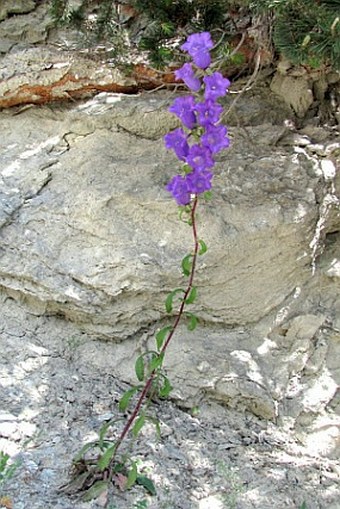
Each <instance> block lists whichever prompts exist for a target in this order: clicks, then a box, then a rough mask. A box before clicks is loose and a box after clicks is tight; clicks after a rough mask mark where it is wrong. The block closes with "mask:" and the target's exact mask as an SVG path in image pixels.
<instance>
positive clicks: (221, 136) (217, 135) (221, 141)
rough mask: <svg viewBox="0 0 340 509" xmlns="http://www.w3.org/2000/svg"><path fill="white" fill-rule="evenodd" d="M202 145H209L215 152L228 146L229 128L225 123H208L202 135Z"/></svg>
mask: <svg viewBox="0 0 340 509" xmlns="http://www.w3.org/2000/svg"><path fill="white" fill-rule="evenodd" d="M201 142H202V145H204V146H205V147H208V148H209V149H210V150H211V152H212V153H213V154H215V153H216V152H219V151H220V150H222V149H224V148H228V147H229V145H230V140H229V138H228V136H227V128H226V127H225V126H223V125H217V126H214V125H208V126H207V128H206V131H205V133H204V134H203V135H202V137H201Z"/></svg>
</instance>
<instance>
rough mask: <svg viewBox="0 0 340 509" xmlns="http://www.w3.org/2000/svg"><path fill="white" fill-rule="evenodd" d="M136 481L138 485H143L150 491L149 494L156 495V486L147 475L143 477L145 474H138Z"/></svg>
mask: <svg viewBox="0 0 340 509" xmlns="http://www.w3.org/2000/svg"><path fill="white" fill-rule="evenodd" d="M136 483H137V484H139V485H140V486H143V487H144V488H145V489H146V491H148V492H149V493H150V495H153V496H155V495H156V493H157V492H156V488H155V485H154V483H153V482H152V481H151V479H149V478H148V477H145V475H138V476H137V479H136Z"/></svg>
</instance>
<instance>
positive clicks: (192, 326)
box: [186, 313, 198, 331]
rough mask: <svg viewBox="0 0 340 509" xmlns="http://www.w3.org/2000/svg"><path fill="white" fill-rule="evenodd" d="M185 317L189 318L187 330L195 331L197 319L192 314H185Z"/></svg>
mask: <svg viewBox="0 0 340 509" xmlns="http://www.w3.org/2000/svg"><path fill="white" fill-rule="evenodd" d="M186 316H187V317H188V318H189V322H188V325H187V327H188V330H191V331H193V330H195V329H196V327H197V324H198V318H197V316H196V315H194V314H193V313H186Z"/></svg>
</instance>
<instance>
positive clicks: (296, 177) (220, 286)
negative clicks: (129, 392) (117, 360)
mask: <svg viewBox="0 0 340 509" xmlns="http://www.w3.org/2000/svg"><path fill="white" fill-rule="evenodd" d="M110 99H111V100H113V101H114V100H115V99H117V102H113V103H112V104H107V105H104V104H101V103H98V105H97V109H96V108H94V109H93V110H92V115H91V116H90V115H88V112H87V108H86V105H81V106H80V107H75V108H72V110H71V111H69V112H68V114H67V120H65V116H64V114H63V112H61V111H60V110H44V109H41V110H33V111H25V112H22V113H21V114H20V115H17V116H14V117H13V116H11V114H10V113H9V114H6V113H5V114H4V115H3V117H2V129H1V130H2V132H3V133H4V137H3V139H2V143H3V154H4V157H3V160H4V165H3V167H2V173H1V175H2V179H3V190H4V201H5V203H6V209H4V213H5V216H4V217H3V220H2V221H3V222H4V223H5V224H6V223H7V222H8V223H9V224H8V225H7V227H6V228H5V229H4V230H3V231H2V233H3V242H2V246H3V247H2V256H1V261H0V271H1V272H0V278H1V279H0V282H1V284H2V285H3V286H6V287H8V288H12V289H14V290H16V291H18V292H20V293H23V294H26V295H28V296H31V297H32V298H34V299H35V300H38V301H41V302H42V303H44V306H46V311H47V312H51V311H53V312H57V313H64V314H65V315H66V316H68V317H69V318H70V319H73V320H77V321H81V322H84V323H87V324H89V327H91V328H92V327H93V326H94V330H96V332H99V331H101V330H102V331H103V334H104V333H105V331H107V332H106V333H107V335H108V336H109V337H112V338H116V339H119V340H121V339H124V338H127V337H129V336H130V335H131V334H134V333H135V332H137V331H138V330H140V329H141V328H142V327H144V326H145V325H147V324H148V323H150V322H155V321H157V320H160V319H162V318H163V317H164V312H163V307H164V306H163V298H162V297H163V295H165V292H167V291H168V290H171V289H172V288H173V287H177V286H178V285H179V284H180V283H181V276H180V273H179V270H178V263H179V260H180V259H181V258H182V257H183V256H184V255H185V254H186V252H187V251H190V249H191V242H190V237H189V238H188V233H189V232H188V231H187V228H186V227H185V225H177V224H176V215H177V210H176V206H173V205H172V202H171V199H170V197H169V196H168V195H167V193H166V192H165V190H164V186H165V184H166V182H167V181H168V180H169V178H170V177H171V175H172V174H173V172H174V171H175V168H176V161H175V159H174V158H173V157H172V156H171V154H167V153H166V150H165V149H164V147H163V143H162V139H161V135H162V133H164V132H166V130H167V128H168V127H170V126H171V122H174V121H173V120H172V119H171V118H170V115H168V114H166V113H165V112H164V110H161V111H160V112H159V114H158V115H157V114H155V112H154V110H157V108H159V106H160V103H159V102H157V101H155V100H154V99H151V98H150V99H144V98H142V99H140V98H138V97H135V98H127V97H125V98H120V97H118V96H117V97H111V98H109V100H110ZM89 106H91V105H89ZM95 112H96V113H97V115H95V114H94V113H95ZM138 117H139V118H142V119H143V123H144V124H148V128H147V129H145V131H144V133H143V132H142V129H143V127H142V126H140V127H139V126H138V120H137V118H138ZM162 126H163V127H162ZM18 133H20V137H21V139H20V138H19V139H18ZM248 135H249V138H248V137H246V136H245V135H244V134H243V133H242V131H240V130H237V129H234V130H233V133H232V136H233V138H234V142H233V147H232V149H231V150H230V151H228V153H227V154H226V155H225V156H223V159H222V160H221V161H220V162H219V164H218V166H217V173H216V179H215V188H216V198H215V201H214V202H213V203H212V204H211V205H209V206H208V207H206V212H205V213H204V214H203V211H202V224H201V225H200V235H201V236H202V238H204V239H205V240H206V242H207V244H208V245H209V246H211V249H210V250H209V253H208V254H207V256H206V259H205V260H204V265H203V267H202V268H200V269H199V273H198V279H197V284H198V287H199V289H200V293H201V299H200V305H199V308H198V309H197V312H199V313H200V315H201V317H202V318H203V319H204V320H207V321H209V322H219V323H224V324H230V325H232V324H247V323H251V322H255V321H257V320H259V319H261V318H262V317H263V316H265V315H266V314H267V313H268V312H269V311H271V310H272V309H273V308H275V307H276V306H278V305H279V304H280V303H282V302H283V300H284V299H285V298H286V297H288V296H289V295H290V294H292V293H294V291H295V289H296V287H297V286H301V285H303V284H304V282H305V281H306V279H307V278H308V277H309V271H310V263H311V259H310V248H309V244H310V242H311V240H312V238H313V235H314V230H315V223H316V219H317V215H318V207H317V206H316V198H315V190H316V188H317V186H318V185H319V176H318V175H317V173H316V172H315V171H314V170H313V169H312V167H311V162H310V160H309V159H308V158H307V157H306V156H304V155H302V154H294V153H292V152H290V153H289V152H287V151H286V150H284V149H282V150H278V151H277V152H276V154H275V161H274V159H273V158H272V155H271V151H272V146H271V145H270V143H273V139H274V140H275V136H276V137H277V138H279V137H280V136H281V135H282V128H280V127H274V126H271V125H270V126H269V125H268V126H261V127H253V128H252V129H251V130H250V131H249V132H248ZM14 137H15V141H14ZM29 139H32V142H30V143H27V140H29ZM33 140H34V141H33ZM253 143H256V146H255V148H254V145H253ZM155 154H157V157H155ZM14 213H15V214H16V216H13V214H14ZM13 217H16V220H15V221H14V222H13ZM283 245H284V247H285V248H284V249H283V247H282V246H283ZM16 274H17V275H18V274H20V278H18V277H17V276H16ZM20 280H21V281H20ZM208 283H209V284H208Z"/></svg>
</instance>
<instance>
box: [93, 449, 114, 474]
mask: <svg viewBox="0 0 340 509" xmlns="http://www.w3.org/2000/svg"><path fill="white" fill-rule="evenodd" d="M115 452H116V444H113V445H111V447H109V448H108V449H106V451H105V452H104V454H102V455H101V456H100V458H99V460H98V461H97V466H98V468H99V470H101V471H103V470H105V468H107V467H108V466H109V464H110V461H111V459H112V457H113V456H114V454H115Z"/></svg>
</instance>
